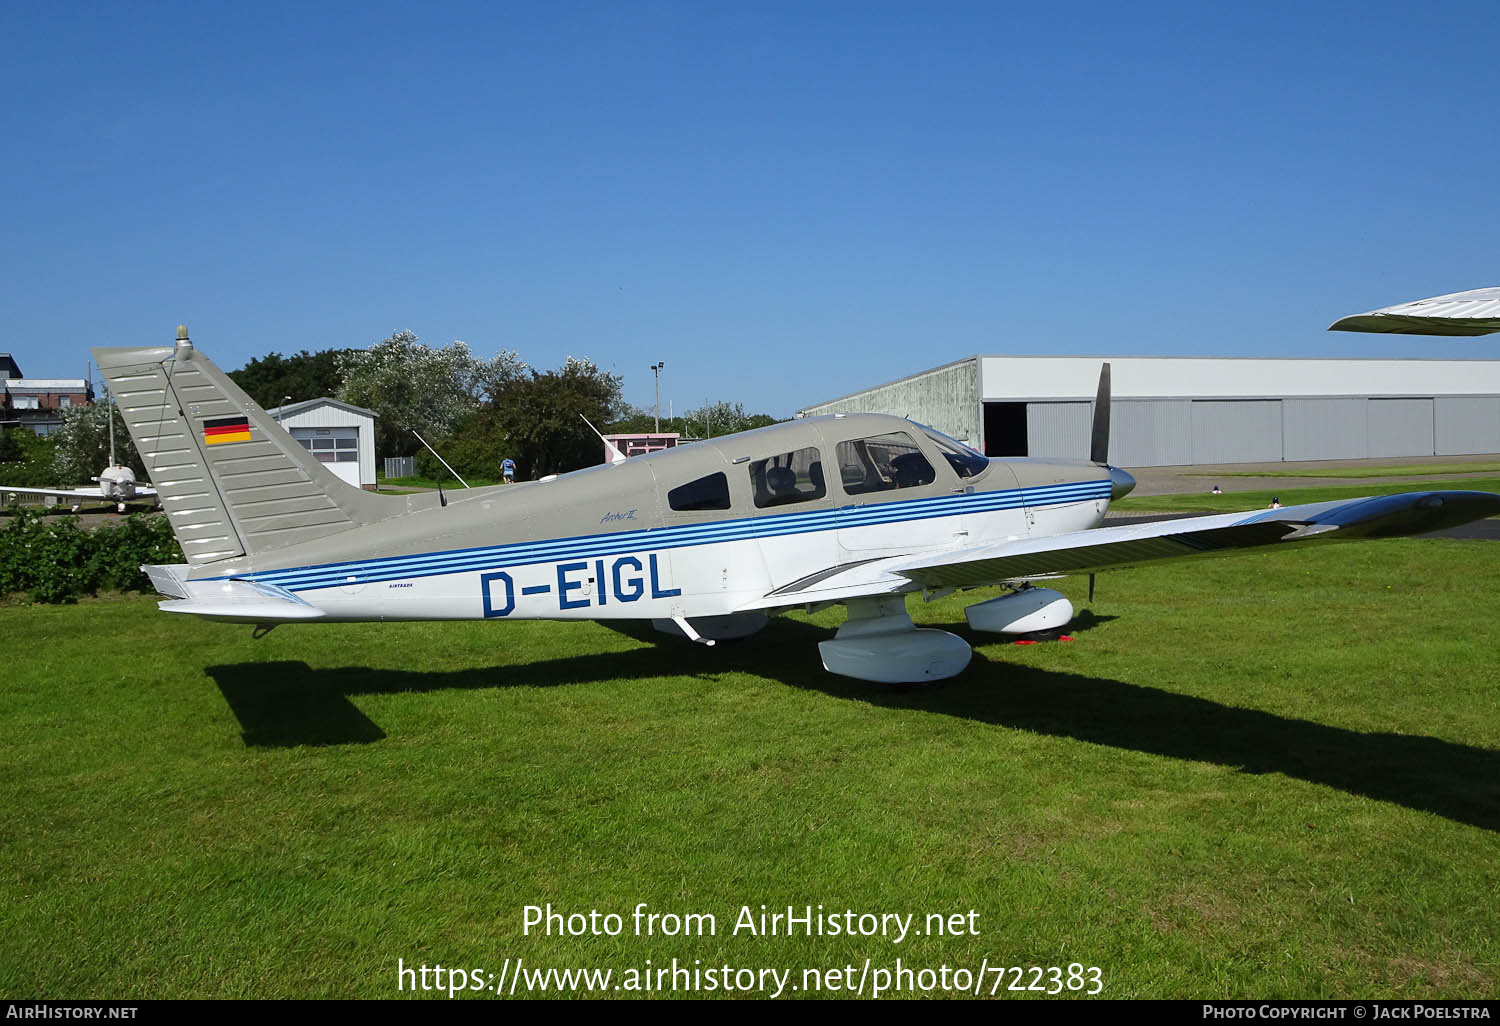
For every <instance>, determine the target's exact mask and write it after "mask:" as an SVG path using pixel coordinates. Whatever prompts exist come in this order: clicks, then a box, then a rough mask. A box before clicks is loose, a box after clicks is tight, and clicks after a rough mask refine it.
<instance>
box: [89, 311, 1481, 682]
mask: <svg viewBox="0 0 1500 1026" xmlns="http://www.w3.org/2000/svg"><path fill="white" fill-rule="evenodd" d="M1497 327H1500V325H1497ZM94 356H95V358H96V360H97V361H98V365H99V367H100V368H101V370H102V371H103V373H104V375H105V377H106V378H107V379H108V382H109V387H110V391H111V392H112V393H113V394H114V396H115V397H116V400H117V402H118V403H119V406H120V409H121V412H122V414H123V416H124V420H125V423H126V424H127V425H128V427H129V429H130V432H131V435H132V437H133V438H134V439H135V443H136V447H137V449H138V451H139V452H140V453H141V456H142V458H143V459H144V460H145V462H146V466H147V468H148V470H149V472H150V474H151V478H152V480H153V481H154V482H155V483H156V487H157V489H158V492H159V493H160V499H161V504H162V507H163V508H164V509H165V511H166V514H167V516H168V517H169V518H170V521H171V524H172V529H173V531H174V532H175V533H176V536H177V540H178V541H179V543H180V544H181V546H182V550H183V552H184V554H185V555H186V557H187V563H186V564H184V565H175V566H153V567H147V568H145V569H146V570H147V571H148V573H149V574H150V576H151V580H152V582H153V584H154V585H155V587H156V588H157V590H158V591H159V592H161V593H162V594H163V595H164V596H166V601H163V602H162V603H161V608H162V609H164V610H166V611H168V612H174V613H190V614H194V615H197V616H201V617H205V618H207V619H211V620H224V621H234V622H244V623H252V624H257V625H261V626H262V627H266V626H269V625H274V624H279V623H290V622H304V621H350V620H373V621H389V620H470V619H472V620H518V619H632V620H652V621H654V622H655V623H656V624H657V625H658V626H659V627H660V628H662V629H664V630H668V631H670V632H673V633H679V634H682V635H686V636H687V637H689V638H691V639H693V640H695V641H701V642H703V643H705V644H710V645H711V644H713V643H714V641H715V640H716V639H724V638H731V637H741V636H746V635H749V634H753V633H754V632H755V631H756V630H758V629H759V628H760V627H762V626H764V625H765V623H766V618H767V615H768V614H770V613H774V612H775V611H777V610H782V609H788V608H821V607H824V606H827V605H831V604H842V605H843V606H844V607H845V608H846V609H847V611H848V619H847V621H846V622H845V623H844V624H843V625H842V626H841V627H840V628H839V629H838V631H837V634H836V635H835V637H833V638H832V639H830V640H827V641H823V642H821V643H820V644H819V649H820V653H821V655H822V661H823V665H824V667H825V668H826V669H828V670H830V671H831V672H833V673H838V674H843V675H845V676H849V677H855V678H858V679H862V680H869V681H882V682H891V683H920V682H926V681H933V680H940V679H943V678H946V677H951V676H953V675H955V674H957V673H959V672H960V671H962V670H963V669H964V667H965V666H967V665H968V662H969V659H970V655H971V651H970V647H969V644H968V643H967V642H966V641H964V640H963V639H962V638H959V637H957V636H955V635H953V634H950V633H947V632H945V631H939V630H931V629H917V628H916V627H915V626H914V625H913V623H912V620H911V617H910V616H909V615H908V613H907V608H906V602H907V598H908V596H909V595H911V594H912V593H921V594H922V595H923V596H924V597H926V598H932V597H935V596H938V595H944V594H948V593H949V592H952V591H953V590H955V589H967V588H977V587H983V586H991V585H1002V586H1007V587H1008V588H1009V589H1010V590H1009V592H1008V593H1007V594H1005V595H1002V596H1000V597H997V598H990V599H987V600H984V601H979V602H976V603H974V604H973V605H970V606H969V607H968V608H967V610H966V616H967V619H968V622H969V625H970V627H972V628H973V629H975V630H978V631H998V632H1005V633H1025V632H1030V631H1037V630H1047V629H1053V628H1058V627H1061V626H1063V625H1065V624H1066V623H1067V622H1068V621H1069V620H1070V619H1071V617H1072V614H1073V611H1072V606H1071V604H1070V603H1069V602H1068V600H1067V599H1066V598H1064V597H1063V596H1062V595H1061V594H1059V593H1058V592H1056V591H1053V590H1051V589H1048V588H1043V587H1036V586H1034V584H1033V582H1034V581H1036V580H1038V579H1046V578H1051V577H1056V576H1060V575H1066V574H1080V573H1093V572H1095V571H1098V570H1104V569H1109V568H1115V567H1123V566H1129V565H1134V564H1139V563H1144V562H1148V561H1152V560H1160V559H1170V558H1177V557H1188V556H1205V555H1212V554H1216V553H1225V552H1229V551H1231V550H1236V549H1243V548H1252V547H1258V546H1271V545H1281V544H1292V545H1304V544H1318V543H1322V542H1326V541H1329V540H1337V539H1353V538H1369V537H1384V536H1391V535H1403V534H1418V533H1423V532H1427V531H1432V530H1436V529H1440V528H1443V527H1447V526H1451V525H1455V524H1460V523H1464V522H1467V521H1470V520H1475V519H1478V518H1481V517H1487V516H1491V515H1494V514H1496V513H1500V495H1493V494H1490V493H1487V492H1465V491H1424V492H1414V493H1408V494H1403V495H1388V496H1380V497H1376V498H1365V499H1352V500H1347V501H1339V502H1320V503H1313V504H1309V505H1301V506H1287V507H1284V508H1281V509H1274V510H1256V511H1253V512H1244V513H1227V514H1216V515H1211V516H1202V517H1194V518H1190V519H1186V520H1173V521H1167V522H1160V523H1148V524H1133V525H1129V526H1119V527H1102V526H1100V525H1101V523H1102V521H1103V520H1104V515H1105V512H1106V511H1107V510H1108V508H1109V504H1110V502H1111V500H1113V499H1117V498H1119V497H1120V496H1122V495H1124V494H1126V493H1127V492H1129V491H1130V490H1131V488H1132V487H1134V484H1135V481H1134V479H1133V478H1132V477H1131V476H1130V475H1129V474H1128V473H1126V472H1125V471H1123V470H1120V469H1118V468H1116V467H1111V466H1109V465H1108V464H1107V463H1106V459H1105V456H1106V453H1107V452H1108V435H1109V376H1108V365H1107V364H1106V365H1105V366H1104V368H1103V373H1102V374H1101V381H1100V390H1099V398H1098V402H1097V403H1096V411H1095V421H1094V435H1093V444H1092V453H1091V458H1090V459H1088V460H1081V459H1080V460H1055V459H1016V460H1010V459H1005V460H1002V459H987V458H986V457H984V456H982V455H980V454H978V453H976V452H974V451H973V450H972V449H970V448H968V447H967V446H964V445H962V444H960V443H959V442H956V441H954V440H953V439H951V438H948V437H946V436H944V435H942V434H941V433H939V432H937V431H934V430H932V429H930V428H927V427H924V426H922V425H920V424H916V423H913V422H911V421H909V420H905V419H903V418H900V417H892V416H884V415H876V414H850V415H847V416H844V415H833V416H826V417H813V418H808V419H804V420H796V421H791V422H788V423H784V424H777V425H774V426H771V427H766V428H760V429H758V430H755V431H747V432H744V433H741V434H735V435H727V436H724V437H721V438H715V439H711V440H708V441H704V442H699V443H696V444H693V445H690V446H683V447H681V448H678V449H670V450H666V451H663V452H659V453H654V454H651V455H648V456H640V457H636V458H634V459H630V460H628V461H624V462H615V463H608V464H604V465H601V466H597V467H590V468H588V469H585V470H579V471H576V472H574V473H570V474H564V475H561V476H557V477H554V478H549V479H544V480H541V481H535V482H528V483H525V484H521V485H509V486H507V485H498V486H494V487H489V488H474V489H468V490H465V491H461V492H456V493H454V492H449V493H443V492H436V493H423V494H414V495H404V496H382V495H376V494H371V493H369V492H365V491H361V490H360V489H357V488H354V487H352V486H350V485H347V484H345V483H344V482H343V481H341V480H339V479H338V478H336V477H335V476H334V475H333V474H331V473H330V472H329V471H328V470H327V469H326V468H325V467H324V466H323V465H322V464H320V463H318V462H317V461H316V460H314V459H313V457H312V456H311V454H309V453H308V452H306V451H305V450H304V449H303V448H302V446H301V445H299V444H298V443H297V442H296V441H294V440H293V439H292V438H291V436H290V435H288V434H287V432H286V431H285V430H283V429H282V428H281V426H280V425H278V424H277V423H275V422H274V421H273V420H272V419H271V418H270V417H269V416H268V415H267V414H266V413H265V412H264V411H263V410H261V409H260V408H259V407H258V406H256V405H255V403H254V402H252V401H251V400H250V398H249V397H248V396H246V395H245V394H244V393H243V392H242V391H240V389H239V388H237V387H236V386H235V385H234V383H233V382H232V381H230V380H229V378H228V377H226V376H225V375H224V374H223V373H222V372H221V371H220V370H219V369H218V368H217V367H215V366H214V365H213V363H212V362H210V361H209V360H208V359H206V358H205V357H204V356H203V355H202V354H200V353H199V352H198V351H197V350H196V349H195V348H194V346H193V344H192V343H191V342H190V341H189V339H188V337H187V330H186V329H185V328H179V329H178V339H177V343H176V344H175V345H173V346H162V347H144V348H109V349H95V350H94Z"/></svg>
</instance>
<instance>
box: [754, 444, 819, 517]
mask: <svg viewBox="0 0 1500 1026" xmlns="http://www.w3.org/2000/svg"><path fill="white" fill-rule="evenodd" d="M750 487H751V488H752V489H753V490H754V493H755V505H756V506H758V507H760V508H761V509H765V508H767V507H768V506H786V505H791V504H792V503H797V502H811V501H813V500H814V499H821V498H822V497H823V496H825V495H827V494H828V487H827V485H825V484H824V483H823V457H822V455H821V454H820V453H819V452H818V450H817V449H798V450H796V451H795V452H784V453H782V454H781V455H780V456H770V457H767V458H766V459H763V460H757V461H755V462H754V463H752V464H750Z"/></svg>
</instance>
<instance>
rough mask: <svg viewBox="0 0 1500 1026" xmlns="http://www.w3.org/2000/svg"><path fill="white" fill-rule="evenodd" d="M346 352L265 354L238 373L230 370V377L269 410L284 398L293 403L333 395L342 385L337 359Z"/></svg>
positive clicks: (331, 350)
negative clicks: (293, 354) (287, 354)
mask: <svg viewBox="0 0 1500 1026" xmlns="http://www.w3.org/2000/svg"><path fill="white" fill-rule="evenodd" d="M346 352H348V350H344V349H324V350H322V351H321V352H317V353H309V352H308V351H307V350H306V349H304V350H302V352H300V353H298V354H297V355H296V356H282V355H281V354H280V353H268V354H266V355H265V356H257V357H256V358H255V359H253V360H251V361H250V362H249V363H247V364H245V366H243V367H241V368H240V369H239V370H236V371H230V372H229V377H230V379H231V380H232V381H233V382H234V383H235V384H236V385H239V386H240V388H242V389H244V390H245V394H246V395H248V396H249V397H250V398H251V399H254V400H255V401H256V402H257V403H259V404H260V405H261V406H264V407H265V408H266V409H268V410H269V409H271V408H272V407H275V406H280V405H281V404H282V402H283V401H284V400H285V399H286V397H287V396H291V397H292V401H293V402H301V401H302V400H304V399H319V398H321V397H323V396H325V395H326V396H336V395H338V394H339V390H340V389H341V388H342V387H343V384H344V378H343V375H342V374H341V373H340V372H339V357H340V356H342V355H343V354H344V353H346Z"/></svg>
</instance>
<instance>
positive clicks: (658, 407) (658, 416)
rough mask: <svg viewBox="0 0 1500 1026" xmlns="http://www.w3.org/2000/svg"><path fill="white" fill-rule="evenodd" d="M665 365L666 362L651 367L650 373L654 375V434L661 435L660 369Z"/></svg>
mask: <svg viewBox="0 0 1500 1026" xmlns="http://www.w3.org/2000/svg"><path fill="white" fill-rule="evenodd" d="M666 365H667V361H666V360H662V361H660V362H658V363H653V364H652V365H651V373H653V374H655V375H656V433H657V434H661V369H662V368H663V367H665V366H666Z"/></svg>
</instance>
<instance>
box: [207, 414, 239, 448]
mask: <svg viewBox="0 0 1500 1026" xmlns="http://www.w3.org/2000/svg"><path fill="white" fill-rule="evenodd" d="M248 441H250V420H249V418H247V417H218V418H215V419H214V420H205V421H204V422H203V444H204V445H223V444H225V443H226V442H248Z"/></svg>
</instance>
